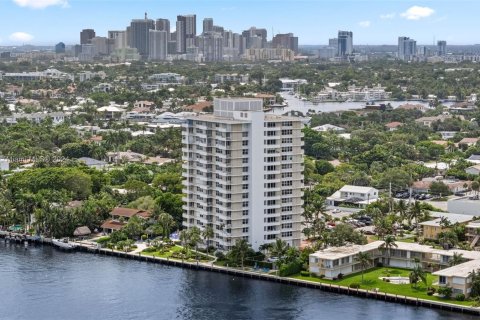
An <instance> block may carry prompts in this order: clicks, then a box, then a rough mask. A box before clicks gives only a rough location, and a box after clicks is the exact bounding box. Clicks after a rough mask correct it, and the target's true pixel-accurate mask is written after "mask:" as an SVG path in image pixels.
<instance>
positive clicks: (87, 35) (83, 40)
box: [80, 29, 95, 44]
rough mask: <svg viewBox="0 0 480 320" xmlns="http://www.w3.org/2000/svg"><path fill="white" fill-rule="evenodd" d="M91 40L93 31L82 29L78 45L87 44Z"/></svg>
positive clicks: (93, 35) (93, 34) (93, 36)
mask: <svg viewBox="0 0 480 320" xmlns="http://www.w3.org/2000/svg"><path fill="white" fill-rule="evenodd" d="M92 38H95V30H93V29H83V30H82V32H80V44H89V43H90V40H92Z"/></svg>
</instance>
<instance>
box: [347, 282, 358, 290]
mask: <svg viewBox="0 0 480 320" xmlns="http://www.w3.org/2000/svg"><path fill="white" fill-rule="evenodd" d="M348 287H349V288H351V289H359V288H360V283H357V282H353V283H350V285H349V286H348Z"/></svg>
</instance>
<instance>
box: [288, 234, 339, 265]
mask: <svg viewBox="0 0 480 320" xmlns="http://www.w3.org/2000/svg"><path fill="white" fill-rule="evenodd" d="M292 236H293V232H292V231H287V232H282V238H289V237H292ZM336 261H337V262H338V260H336Z"/></svg>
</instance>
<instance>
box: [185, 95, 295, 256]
mask: <svg viewBox="0 0 480 320" xmlns="http://www.w3.org/2000/svg"><path fill="white" fill-rule="evenodd" d="M302 128H303V124H302V122H301V121H300V119H299V118H293V117H284V116H276V115H270V114H265V113H264V112H263V101H262V100H261V99H242V98H239V99H215V100H214V114H213V115H200V116H197V117H191V118H188V120H187V123H186V124H184V126H183V128H182V144H183V148H182V152H183V158H182V159H183V161H184V162H183V169H184V172H183V177H184V178H185V179H184V180H183V186H184V189H183V193H184V194H185V197H184V199H183V201H184V206H183V224H184V226H186V227H187V228H191V227H193V226H197V227H199V228H200V229H202V230H203V229H204V228H205V227H206V226H212V228H213V229H214V233H215V236H214V237H213V239H212V240H211V241H210V243H209V245H211V246H214V247H216V248H218V249H220V250H230V249H231V247H232V246H233V245H234V244H235V242H236V241H237V240H240V239H245V240H247V241H248V242H249V243H250V244H251V245H252V247H253V249H255V250H258V248H259V247H260V246H261V245H262V244H264V243H271V242H274V241H275V240H276V239H282V240H284V241H286V242H287V243H288V244H290V245H292V246H299V245H300V240H301V237H302V234H301V231H302V223H301V222H302V217H301V214H302V212H303V209H302V206H303V200H302V196H303V191H302V188H303V141H302V140H303V139H302V138H303V134H302Z"/></svg>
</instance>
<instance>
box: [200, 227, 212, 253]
mask: <svg viewBox="0 0 480 320" xmlns="http://www.w3.org/2000/svg"><path fill="white" fill-rule="evenodd" d="M214 236H215V233H214V232H213V227H212V226H211V225H207V226H206V227H205V229H203V231H202V237H203V239H204V240H205V245H206V246H207V254H208V247H209V246H210V239H212V238H213V237H214Z"/></svg>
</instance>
